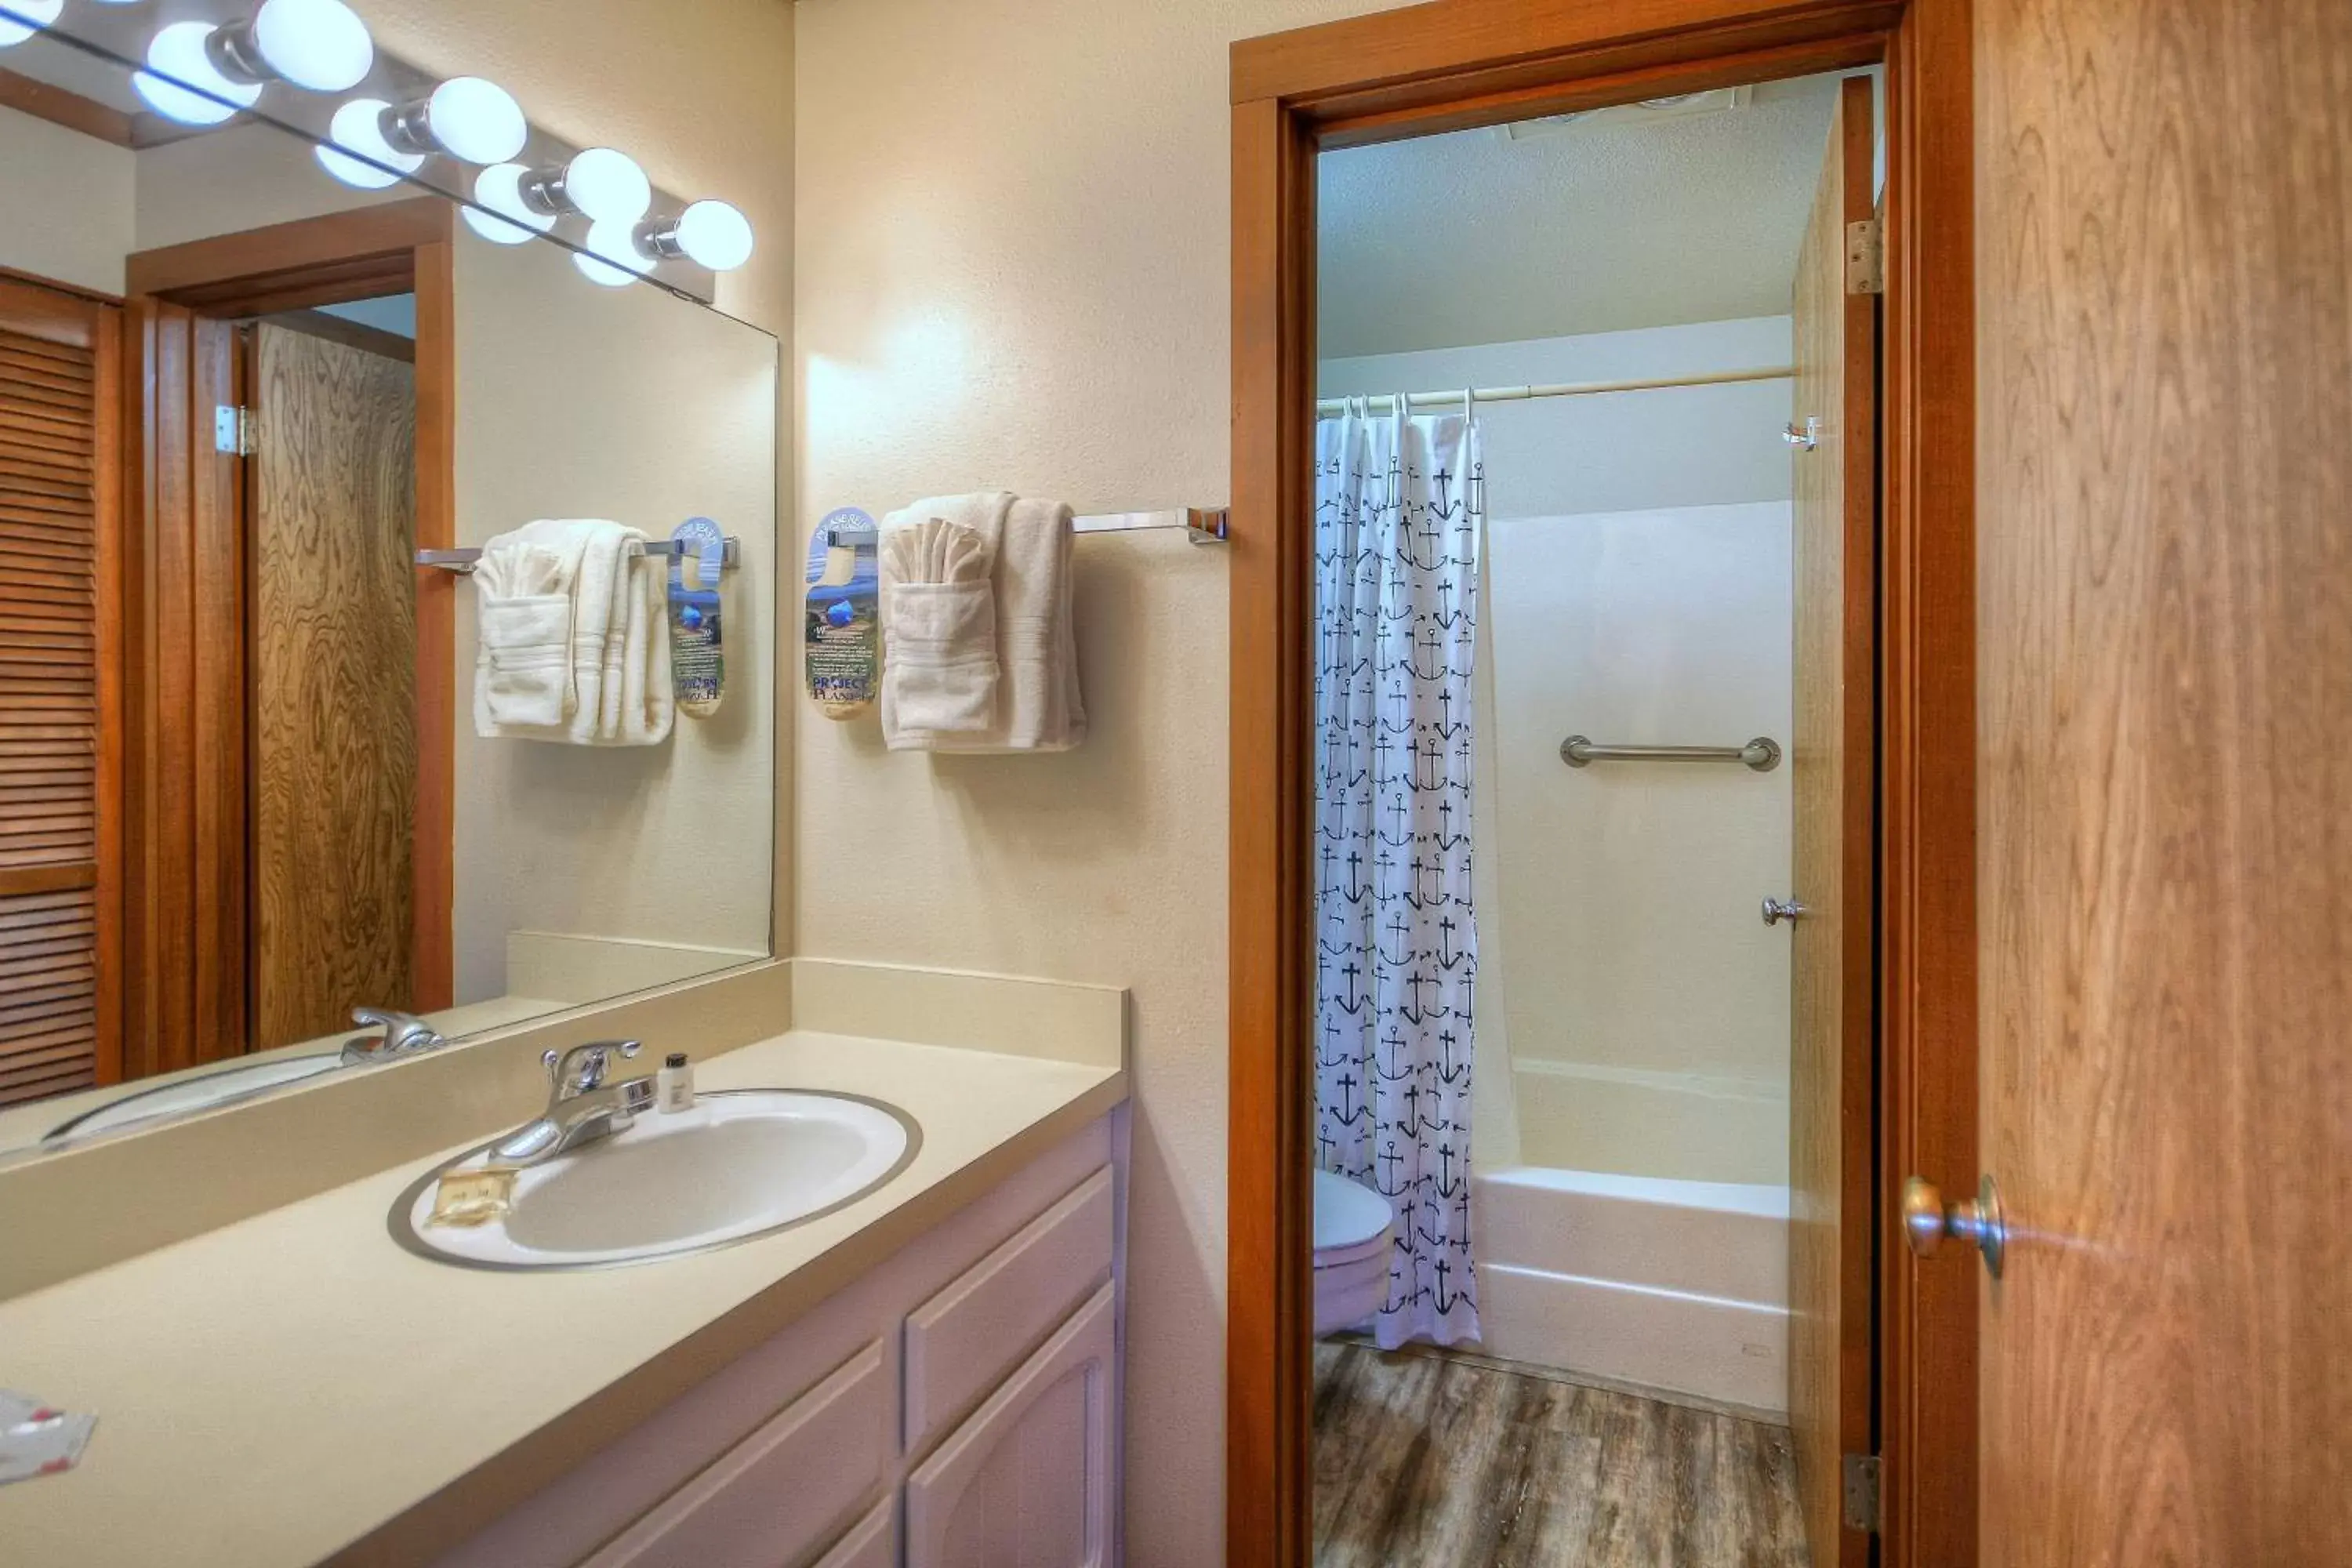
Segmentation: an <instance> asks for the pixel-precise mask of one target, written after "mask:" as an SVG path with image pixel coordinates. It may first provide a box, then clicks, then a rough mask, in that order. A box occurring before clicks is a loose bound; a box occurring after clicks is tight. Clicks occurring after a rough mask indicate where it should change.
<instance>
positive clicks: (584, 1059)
mask: <svg viewBox="0 0 2352 1568" xmlns="http://www.w3.org/2000/svg"><path fill="white" fill-rule="evenodd" d="M643 1049H645V1042H644V1041H642V1040H591V1041H589V1042H588V1043H587V1044H586V1045H583V1046H574V1047H572V1048H571V1049H570V1050H568V1051H550V1052H548V1053H547V1054H546V1055H545V1056H543V1057H541V1058H539V1059H540V1060H541V1061H542V1062H545V1063H546V1064H547V1076H548V1078H549V1079H551V1080H552V1081H553V1083H554V1084H555V1090H556V1093H558V1094H559V1095H560V1094H562V1093H564V1092H565V1091H566V1090H569V1091H571V1092H572V1093H575V1094H584V1093H586V1092H587V1091H588V1090H590V1089H597V1088H600V1087H602V1086H603V1084H604V1074H605V1072H606V1071H607V1070H608V1069H609V1068H610V1067H611V1065H612V1057H613V1053H614V1052H616V1051H617V1052H619V1053H620V1056H621V1058H622V1059H623V1060H627V1059H628V1058H632V1057H634V1056H635V1055H636V1054H637V1053H638V1052H639V1051H641V1050H643ZM574 1063H577V1064H578V1066H577V1068H575V1067H574V1065H573V1064H574Z"/></svg>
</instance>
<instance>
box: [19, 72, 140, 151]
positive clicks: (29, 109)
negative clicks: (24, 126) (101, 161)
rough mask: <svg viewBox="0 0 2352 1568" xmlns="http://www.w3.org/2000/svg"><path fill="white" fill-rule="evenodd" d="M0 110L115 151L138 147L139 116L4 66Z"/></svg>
mask: <svg viewBox="0 0 2352 1568" xmlns="http://www.w3.org/2000/svg"><path fill="white" fill-rule="evenodd" d="M0 109H13V110H16V112H17V113H19V114H29V115H31V116H32V117H33V118H34V119H36V120H46V121H48V122H49V123H50V124H52V125H61V126H63V127H65V128H66V129H67V130H68V131H75V132H80V133H81V134H82V135H84V136H89V137H94V138H96V139H97V140H98V141H100V142H106V143H107V144H108V145H110V146H114V147H126V148H127V147H135V146H137V145H138V144H139V143H138V140H137V136H136V121H137V119H138V117H137V116H136V115H132V114H129V113H126V112H124V111H123V110H120V109H116V108H113V107H112V106H111V105H109V104H104V103H100V102H99V101H98V100H96V99H93V98H84V97H83V96H82V95H81V94H79V93H78V92H74V91H70V90H68V89H66V88H62V87H58V86H56V85H54V84H53V83H50V82H46V81H39V80H37V79H34V78H32V77H28V76H26V75H25V74H23V73H22V72H20V71H13V70H10V69H8V68H6V67H5V66H0Z"/></svg>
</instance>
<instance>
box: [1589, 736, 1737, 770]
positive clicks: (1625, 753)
mask: <svg viewBox="0 0 2352 1568" xmlns="http://www.w3.org/2000/svg"><path fill="white" fill-rule="evenodd" d="M1559 760H1560V761H1561V762H1563V763H1567V764H1568V765H1569V766H1570V767H1571V768H1580V767H1583V766H1585V765H1587V764H1588V763H1746V764H1747V765H1748V767H1750V768H1752V769H1754V770H1755V771H1756V772H1758V773H1770V772H1771V771H1772V770H1773V769H1774V768H1777V767H1779V766H1780V743H1779V742H1775V741H1774V740H1772V739H1771V738H1770V737H1769V736H1767V735H1759V736H1757V737H1756V738H1755V739H1754V740H1752V741H1750V742H1748V743H1747V744H1746V745H1744V746H1604V745H1601V743H1600V742H1597V741H1592V740H1588V739H1587V738H1586V737H1584V736H1582V735H1570V737H1569V738H1568V739H1567V740H1565V741H1562V742H1560V743H1559Z"/></svg>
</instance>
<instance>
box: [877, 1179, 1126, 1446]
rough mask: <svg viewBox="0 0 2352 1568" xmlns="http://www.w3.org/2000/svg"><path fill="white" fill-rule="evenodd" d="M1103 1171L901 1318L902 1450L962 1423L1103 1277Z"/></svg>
mask: <svg viewBox="0 0 2352 1568" xmlns="http://www.w3.org/2000/svg"><path fill="white" fill-rule="evenodd" d="M1111 1192H1112V1188H1111V1173H1110V1167H1109V1166H1108V1165H1106V1166H1104V1167H1103V1168H1102V1169H1101V1170H1099V1171H1097V1172H1096V1173H1094V1174H1093V1175H1091V1176H1089V1177H1087V1179H1086V1180H1085V1181H1084V1182H1082V1183H1080V1184H1078V1186H1077V1188H1076V1190H1075V1191H1073V1192H1072V1193H1070V1194H1068V1195H1067V1196H1066V1197H1065V1198H1063V1199H1062V1201H1061V1202H1059V1203H1057V1204H1055V1205H1054V1206H1053V1207H1052V1208H1050V1209H1047V1210H1046V1211H1045V1213H1044V1214H1042V1215H1038V1216H1037V1217H1036V1218H1035V1219H1034V1220H1032V1221H1030V1222H1029V1223H1028V1224H1027V1225H1025V1226H1023V1227H1022V1228H1021V1229H1020V1230H1019V1231H1017V1232H1015V1233H1014V1234H1013V1236H1012V1237H1009V1238H1007V1239H1006V1241H1005V1242H1004V1244H1003V1246H1001V1247H998V1248H997V1249H996V1250H995V1251H993V1252H992V1253H990V1254H989V1255H988V1256H987V1257H985V1258H982V1259H981V1260H980V1261H979V1262H978V1263H976V1264H974V1265H972V1267H971V1268H969V1269H967V1270H966V1271H965V1272H964V1273H963V1275H962V1276H961V1277H960V1278H959V1279H956V1281H955V1282H954V1283H953V1284H951V1285H950V1286H948V1288H947V1289H944V1290H941V1291H940V1293H939V1294H938V1295H936V1296H933V1297H932V1298H931V1299H930V1300H928V1301H926V1302H924V1303H923V1304H922V1305H921V1306H919V1307H918V1308H916V1309H915V1310H914V1311H913V1312H912V1313H910V1314H908V1318H907V1385H906V1386H907V1395H906V1398H907V1447H908V1448H909V1449H914V1450H919V1449H920V1448H921V1447H922V1445H923V1444H924V1442H925V1441H926V1440H927V1439H928V1438H929V1437H930V1436H932V1435H933V1434H934V1433H935V1432H938V1431H940V1430H943V1429H944V1428H945V1427H946V1426H948V1425H949V1424H950V1423H951V1422H953V1421H954V1420H956V1419H957V1418H958V1417H960V1416H961V1415H964V1414H965V1413H966V1412H968V1411H969V1410H971V1407H972V1406H973V1405H975V1404H977V1403H978V1402H979V1400H980V1399H981V1397H982V1395H983V1394H986V1393H987V1392H988V1391H989V1390H990V1389H992V1388H993V1387H995V1386H996V1384H999V1383H1000V1382H1002V1381H1003V1378H1004V1375H1005V1373H1009V1372H1011V1371H1012V1370H1013V1367H1015V1366H1017V1365H1018V1364H1020V1362H1021V1360H1022V1358H1023V1357H1024V1356H1026V1355H1027V1354H1028V1353H1029V1352H1031V1351H1032V1350H1034V1349H1035V1348H1036V1346H1037V1345H1038V1344H1039V1343H1040V1342H1042V1341H1044V1339H1045V1336H1046V1335H1047V1334H1049V1333H1051V1332H1053V1331H1054V1329H1055V1325H1057V1324H1059V1323H1060V1322H1061V1321H1063V1320H1064V1319H1065V1318H1066V1317H1068V1316H1069V1315H1070V1312H1071V1310H1073V1309H1074V1308H1076V1306H1077V1305H1078V1303H1079V1302H1081V1301H1083V1300H1086V1299H1087V1297H1088V1296H1090V1295H1092V1294H1094V1292H1095V1291H1096V1290H1097V1289H1099V1288H1100V1287H1101V1286H1102V1284H1103V1282H1104V1281H1106V1280H1108V1279H1109V1278H1110V1270H1111V1247H1112V1217H1113V1215H1112V1201H1111Z"/></svg>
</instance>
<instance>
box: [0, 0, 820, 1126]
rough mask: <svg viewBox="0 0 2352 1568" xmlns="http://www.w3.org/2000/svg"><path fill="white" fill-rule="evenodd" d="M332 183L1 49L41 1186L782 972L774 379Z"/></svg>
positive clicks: (4, 269)
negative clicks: (288, 1101)
mask: <svg viewBox="0 0 2352 1568" xmlns="http://www.w3.org/2000/svg"><path fill="white" fill-rule="evenodd" d="M0 3H5V0H0ZM20 31H21V29H20ZM317 151H318V150H317V149H316V148H315V147H313V146H312V145H311V144H310V142H306V141H304V140H302V139H301V138H299V137H298V136H296V135H294V134H292V133H290V132H287V131H284V130H281V129H279V128H278V127H277V126H275V125H272V124H268V123H263V122H260V121H255V120H253V119H251V118H249V117H245V116H239V117H235V118H231V119H229V120H228V121H226V123H224V124H221V125H219V126H216V127H212V128H197V127H191V126H186V125H180V124H174V123H173V122H171V121H166V120H164V119H163V118H161V117H159V116H158V115H156V114H155V113H154V112H153V111H152V109H151V108H150V106H149V103H148V102H147V101H146V100H142V97H141V95H140V94H139V93H138V92H137V91H135V90H134V89H133V88H132V86H131V72H130V71H129V70H128V69H127V68H123V67H122V66H121V65H118V64H115V63H113V62H110V61H107V60H103V59H101V58H96V57H95V56H93V55H92V54H90V53H88V52H85V51H83V50H81V49H79V48H76V47H72V46H71V45H69V44H68V42H66V41H64V40H61V39H59V38H58V37H54V36H49V35H36V36H33V37H26V38H20V39H19V40H18V41H16V42H15V43H14V44H10V45H7V46H6V47H0V568H5V570H0V693H5V708H0V1160H5V1159H7V1158H9V1157H11V1155H12V1154H24V1153H27V1152H38V1151H40V1150H43V1149H47V1148H56V1147H60V1146H64V1145H66V1144H69V1143H71V1142H75V1141H78V1140H79V1139H82V1138H87V1137H91V1136H97V1135H100V1134H103V1133H107V1132H111V1131H121V1130H123V1129H125V1128H129V1127H137V1126H152V1125H155V1124H157V1123H158V1122H159V1121H162V1120H164V1119H168V1118H171V1117H176V1116H180V1115H184V1114H186V1113H187V1112H189V1111H191V1110H201V1109H205V1108H207V1107H209V1106H212V1105H216V1104H219V1103H223V1102H225V1101H227V1100H234V1099H236V1098H242V1097H245V1096H248V1095H252V1094H257V1093H264V1092H268V1090H270V1089H275V1088H278V1087H280V1086H283V1085H285V1084H288V1083H293V1082H299V1081H303V1080H306V1079H318V1078H319V1077H320V1076H322V1075H326V1074H331V1073H340V1072H346V1071H352V1070H363V1069H366V1068H372V1067H373V1066H376V1065H379V1064H382V1063H383V1062H386V1061H394V1060H398V1059H402V1058H405V1057H409V1056H413V1055H415V1054H416V1053H418V1052H420V1051H425V1050H430V1049H434V1048H437V1047H439V1046H440V1045H442V1044H443V1043H445V1042H446V1041H449V1040H455V1039H459V1038H462V1037H465V1036H467V1035H469V1034H474V1033H478V1032H480V1031H482V1030H485V1029H488V1028H494V1027H498V1026H503V1025H507V1024H510V1023H514V1022H517V1021H519V1020H521V1019H524V1018H529V1017H532V1016H541V1015H544V1014H548V1013H551V1012H554V1011H558V1010H561V1009H564V1008H569V1007H574V1006H579V1005H584V1004H588V1003H593V1002H597V1001H603V1000H606V999H609V998H611V997H613V996H616V995H620V994H626V993H628V992H632V991H636V990H641V989H644V988H646V987H649V986H654V985H659V984H667V983H669V982H672V981H677V980H680V979H686V978H690V977H692V976H695V975H698V974H705V973H713V972H715V971H718V970H720V969H724V968H728V967H730V966H733V965H736V964H740V963H746V962H749V961H751V960H754V959H758V958H762V957H765V956H766V955H767V954H768V952H769V951H770V947H769V931H770V904H771V887H770V880H771V874H772V864H773V855H772V843H771V837H772V823H773V820H774V811H773V804H772V789H773V752H774V736H773V707H774V702H773V695H772V690H771V689H770V686H769V680H768V675H767V670H768V668H770V667H771V666H772V658H773V654H772V649H773V647H774V643H773V638H774V606H773V596H772V586H771V585H772V583H773V581H774V577H773V567H774V557H775V521H776V520H775V507H776V501H775V475H776V448H775V440H776V408H777V396H778V390H777V382H778V374H779V370H778V360H777V350H776V344H775V342H774V340H772V338H770V337H768V336H767V335H765V334H764V333H761V332H759V331H755V330H753V329H751V328H750V327H748V326H745V325H743V324H742V323H740V322H738V321H733V320H731V319H730V318H728V317H726V316H724V315H722V314H719V312H717V311H715V310H709V309H706V308H704V307H702V306H700V305H698V304H695V303H692V302H690V301H688V300H685V299H683V298H681V297H679V296H677V295H676V294H674V293H671V292H667V291H665V290H664V289H658V288H655V287H651V286H648V285H646V284H642V283H635V284H632V285H630V286H624V287H608V288H600V287H595V286H594V285H593V283H592V281H591V280H590V276H589V274H590V273H591V271H592V268H593V266H594V263H593V259H588V260H586V261H585V262H584V264H583V258H577V257H575V255H574V254H573V252H572V250H569V249H566V248H564V247H562V246H559V245H556V244H553V243H550V242H549V241H547V240H544V239H541V238H540V237H537V236H535V235H529V234H526V233H524V231H521V230H517V229H509V230H499V229H497V228H496V226H494V225H482V226H479V227H478V226H476V225H473V224H468V223H465V222H459V221H457V214H458V212H459V211H460V209H459V208H458V206H457V204H455V203H453V202H450V201H449V200H448V199H447V198H446V197H444V196H442V195H436V194H432V193H430V192H426V191H424V190H422V189H420V188H419V187H417V186H414V185H409V184H400V183H390V184H384V185H383V187H382V188H379V189H373V190H362V189H355V188H353V187H352V186H351V185H349V184H344V183H341V182H339V181H337V180H335V179H331V178H330V177H329V176H328V174H327V173H326V171H325V169H324V167H323V166H322V164H321V162H320V159H319V157H318V156H317ZM445 177H446V176H445ZM476 216H477V217H478V216H480V215H476ZM722 216H723V215H722ZM712 221H717V220H712ZM480 227H488V228H490V229H491V230H492V232H493V233H494V234H495V236H496V237H497V239H499V240H512V241H520V242H519V243H494V242H493V241H492V240H491V239H488V238H485V237H482V234H481V233H480V232H479V228H480ZM720 227H722V228H723V227H725V225H724V224H723V223H720ZM739 238H740V236H738V235H735V234H734V233H732V232H731V231H730V232H728V233H724V234H719V236H718V240H725V241H727V242H729V243H733V242H734V241H736V240H737V239H739ZM717 242H718V241H717V240H713V241H712V243H714V244H715V243H717ZM607 270H609V269H607ZM602 280H603V281H608V282H609V281H612V279H602ZM696 519H703V520H709V522H708V523H704V524H699V525H698V527H700V528H701V529H702V530H703V531H705V532H706V533H708V534H709V535H710V536H711V537H712V538H713V540H714V541H715V540H716V539H717V538H719V537H723V538H724V540H725V541H726V551H727V555H726V561H725V565H724V568H723V570H722V569H721V567H720V563H719V555H718V553H717V552H716V551H715V549H714V551H713V552H711V553H710V554H709V555H707V556H706V555H702V554H698V553H695V547H693V546H689V547H688V550H687V551H686V552H684V554H683V556H682V558H681V557H665V556H663V555H661V554H658V553H650V554H648V553H640V551H641V550H642V549H643V548H644V547H646V546H650V547H652V549H653V550H655V551H656V552H658V551H661V550H664V549H667V546H668V543H669V542H670V540H671V539H672V536H673V534H674V533H675V532H677V531H679V530H681V528H683V527H685V526H686V525H688V522H689V520H696ZM616 525H617V526H616ZM639 535H642V536H643V539H642V542H639V540H638V536H639ZM420 552H425V553H427V554H432V555H434V556H436V561H435V563H431V564H420V563H419V556H420ZM472 552H482V559H481V560H480V561H479V563H478V569H476V563H475V562H474V560H473V559H472V558H471V557H472ZM706 563H707V567H706ZM485 634H487V638H486V635H485ZM486 640H487V643H488V648H487V651H485V642H486ZM714 653H715V654H717V655H718V658H716V659H714V658H713V655H714ZM714 666H716V668H714ZM718 669H723V681H721V680H720V678H719V676H718V673H717V671H718ZM715 682H717V683H716V684H714V683H715ZM681 693H682V694H683V700H678V699H679V696H680V694H681Z"/></svg>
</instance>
